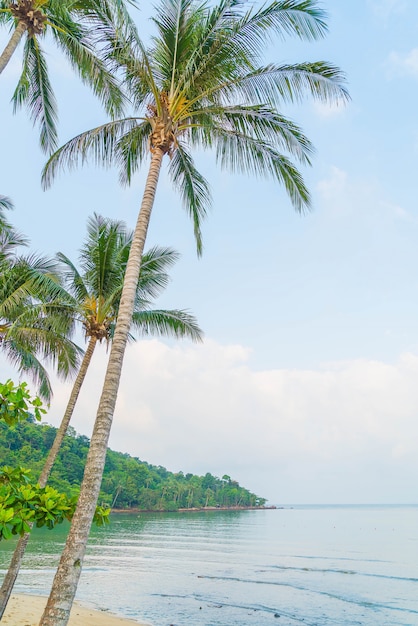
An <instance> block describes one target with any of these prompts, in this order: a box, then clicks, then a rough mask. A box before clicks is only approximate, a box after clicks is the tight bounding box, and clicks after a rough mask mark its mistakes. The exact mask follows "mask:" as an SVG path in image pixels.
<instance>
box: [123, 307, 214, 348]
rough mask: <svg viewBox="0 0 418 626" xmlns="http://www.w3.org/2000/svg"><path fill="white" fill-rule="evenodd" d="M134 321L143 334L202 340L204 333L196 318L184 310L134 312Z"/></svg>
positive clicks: (138, 330)
mask: <svg viewBox="0 0 418 626" xmlns="http://www.w3.org/2000/svg"><path fill="white" fill-rule="evenodd" d="M132 323H133V325H134V327H135V329H136V330H137V332H139V333H140V334H141V335H145V336H148V335H154V336H161V337H170V336H171V337H174V338H177V339H181V338H187V339H191V340H192V341H195V342H200V341H202V335H203V333H202V330H201V328H200V327H199V325H198V323H197V321H196V318H195V317H194V316H193V315H190V313H188V312H187V311H184V310H178V309H177V310H176V309H175V310H172V311H165V310H153V311H140V312H136V313H134V315H133V318H132Z"/></svg>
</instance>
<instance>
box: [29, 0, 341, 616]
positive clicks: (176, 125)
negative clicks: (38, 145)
mask: <svg viewBox="0 0 418 626" xmlns="http://www.w3.org/2000/svg"><path fill="white" fill-rule="evenodd" d="M248 6H249V8H248ZM153 21H154V24H155V26H156V28H157V35H156V36H155V37H154V39H153V40H152V44H151V47H150V48H149V49H147V48H146V46H145V45H144V44H143V43H142V42H141V41H140V40H139V39H137V41H136V42H131V48H132V47H134V51H132V49H129V50H127V51H126V54H125V56H124V58H122V60H121V62H122V63H124V67H125V69H126V81H127V85H128V87H129V95H130V97H131V99H132V102H133V104H134V105H135V107H136V109H137V114H136V115H135V116H132V117H130V118H125V119H122V120H116V121H113V122H110V123H107V124H104V125H103V126H101V127H99V128H95V129H93V130H91V131H88V132H86V133H83V134H81V135H79V136H78V137H76V138H75V139H73V140H71V141H70V142H68V143H67V144H65V145H64V146H63V147H62V148H60V149H59V150H58V151H57V152H56V153H55V154H54V155H53V156H52V157H51V158H50V160H49V161H48V163H47V165H46V168H45V172H44V183H45V184H46V185H48V184H49V183H50V182H51V181H52V179H53V177H54V175H55V173H56V171H57V170H58V169H59V168H60V167H63V166H66V165H67V166H69V167H71V166H74V164H75V163H76V161H77V159H81V160H85V159H86V158H87V157H88V156H89V155H91V156H93V158H94V159H95V160H96V161H97V162H98V163H100V164H102V163H105V164H112V163H117V164H120V166H121V179H122V181H123V182H125V183H129V182H130V180H131V178H132V176H133V174H134V173H135V171H136V170H137V169H138V167H139V166H140V164H141V163H142V162H143V161H145V159H146V158H148V157H149V158H150V164H149V170H148V176H147V179H146V183H145V190H144V195H143V198H142V203H141V208H140V212H139V216H138V221H137V224H136V228H135V234H134V237H133V241H132V247H131V252H130V257H129V261H128V264H127V268H126V274H125V280H124V288H123V292H122V300H121V302H122V303H123V304H121V306H120V308H119V315H118V320H117V324H116V329H115V335H114V339H113V342H112V349H111V352H110V358H109V362H108V367H107V372H106V377H105V382H104V386H103V391H102V395H101V398H100V402H99V408H98V412H97V416H96V422H95V427H94V431H93V435H92V439H91V444H90V450H89V455H88V458H87V462H86V467H85V473H84V479H83V483H82V487H81V493H80V498H79V502H78V507H77V511H76V513H75V517H74V519H73V523H72V527H71V530H70V533H69V536H68V539H67V543H66V546H65V548H64V551H63V553H62V556H61V560H60V564H59V566H58V570H57V573H56V576H55V579H54V583H53V587H52V590H51V595H50V597H49V600H48V603H47V606H46V609H45V612H44V614H43V616H42V619H41V622H40V623H41V624H42V626H65V624H67V622H68V617H69V612H70V608H71V603H72V601H73V598H74V594H75V590H76V587H77V583H78V579H79V576H80V572H81V565H82V562H83V558H84V553H85V546H86V543H87V538H88V534H89V528H90V524H91V519H92V515H93V510H94V509H93V507H94V505H95V503H96V500H97V497H98V494H99V490H100V482H101V477H102V472H103V467H104V462H105V453H106V447H107V442H108V437H109V433H110V429H111V424H112V417H113V413H114V407H115V403H116V396H117V391H118V386H119V380H120V375H121V369H122V363H123V356H124V351H125V347H126V342H127V340H128V336H129V329H130V324H131V317H132V312H133V308H134V303H135V285H136V283H137V280H138V274H139V271H140V266H141V257H142V252H143V249H144V244H145V239H146V235H147V229H148V224H149V220H150V217H151V211H152V207H153V204H154V198H155V193H156V189H157V185H158V177H159V173H160V170H161V166H162V163H163V161H164V157H169V159H165V160H166V161H168V167H169V173H170V174H171V177H172V180H173V183H174V185H175V186H176V187H177V188H178V189H179V191H180V194H181V196H182V199H183V202H184V204H185V207H186V210H187V211H188V212H189V214H190V216H191V218H192V221H193V225H194V233H195V237H196V241H197V248H198V253H200V252H201V221H202V218H203V217H204V216H205V213H206V210H207V207H208V203H209V201H210V195H209V189H208V184H207V182H206V180H205V178H204V177H203V176H202V175H201V174H200V172H198V170H197V169H196V167H195V164H194V161H193V158H192V153H191V150H192V149H193V148H199V149H214V150H215V152H216V155H217V157H218V160H219V162H220V164H221V166H224V167H228V168H229V169H231V170H232V171H242V172H246V173H251V174H260V175H267V176H270V177H272V178H273V179H274V180H275V181H277V182H278V183H279V184H283V185H284V187H285V189H286V191H287V192H288V194H289V197H290V200H291V202H292V204H293V206H294V207H295V209H296V210H298V211H303V210H304V209H306V208H308V207H309V205H310V196H309V192H308V190H307V188H306V186H305V184H304V182H303V179H302V176H301V174H300V172H299V171H298V169H297V168H296V166H295V164H294V163H293V162H292V159H295V160H296V161H298V162H300V163H302V164H309V162H310V155H311V152H312V145H311V143H310V142H309V140H308V139H307V138H306V137H305V135H304V134H303V133H302V131H301V129H300V128H298V127H297V126H296V125H295V124H294V123H293V122H291V121H290V120H289V119H287V118H286V117H285V116H284V115H282V114H281V113H280V112H279V107H280V106H281V105H283V103H289V102H293V101H297V100H300V99H301V98H302V97H303V96H304V95H305V94H307V95H309V96H312V97H313V98H315V99H317V100H320V101H325V102H334V101H336V100H342V101H344V100H346V99H347V97H348V96H347V92H346V90H345V87H344V84H343V82H344V77H343V75H342V73H341V71H340V70H339V69H338V68H336V67H334V66H333V65H331V64H329V63H326V62H323V61H319V62H306V63H297V64H292V65H289V64H282V65H278V64H273V63H271V64H268V65H264V64H263V62H262V57H263V54H264V53H265V44H266V40H268V38H269V37H270V36H271V35H274V34H278V35H281V36H287V35H295V36H297V37H299V38H301V39H305V40H314V39H317V38H319V37H322V36H323V35H324V34H325V33H326V22H325V15H324V12H323V11H322V10H321V9H320V8H319V6H318V2H317V1H316V0H274V1H273V2H271V3H270V4H268V5H265V6H263V7H262V8H261V9H257V8H255V7H254V5H252V4H250V3H249V2H246V1H245V0H221V1H220V2H219V3H218V4H217V5H216V6H211V5H209V3H198V2H197V1H196V0H162V2H161V3H160V5H159V7H158V9H157V11H156V13H155V17H154V18H153ZM118 52H119V55H120V56H121V55H122V56H123V51H122V52H121V51H118Z"/></svg>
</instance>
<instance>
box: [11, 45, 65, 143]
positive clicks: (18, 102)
mask: <svg viewBox="0 0 418 626" xmlns="http://www.w3.org/2000/svg"><path fill="white" fill-rule="evenodd" d="M12 101H13V109H14V111H16V109H18V108H19V107H21V106H22V105H26V106H27V108H28V110H29V114H30V117H31V119H32V120H33V122H34V123H36V122H38V123H39V126H40V129H41V134H40V143H41V147H42V148H43V150H45V151H46V152H51V151H52V150H54V149H55V148H56V147H57V139H58V135H57V121H58V115H57V104H56V100H55V96H54V94H53V91H52V87H51V84H50V82H49V78H48V68H47V64H46V60H45V58H44V55H43V52H42V50H41V48H40V46H39V43H38V41H37V40H36V39H33V38H30V39H27V40H26V43H25V50H24V61H23V70H22V74H21V77H20V79H19V82H18V84H17V87H16V90H15V92H14V94H13V98H12Z"/></svg>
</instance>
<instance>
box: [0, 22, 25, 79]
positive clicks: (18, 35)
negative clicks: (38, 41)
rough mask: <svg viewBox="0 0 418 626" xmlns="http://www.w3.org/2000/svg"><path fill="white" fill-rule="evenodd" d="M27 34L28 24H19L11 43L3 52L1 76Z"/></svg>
mask: <svg viewBox="0 0 418 626" xmlns="http://www.w3.org/2000/svg"><path fill="white" fill-rule="evenodd" d="M25 32H26V24H25V23H24V22H19V23H18V25H17V26H16V28H15V31H14V33H13V35H12V36H11V37H10V39H9V43H8V44H7V46H6V47H5V49H4V50H3V52H2V54H1V56H0V74H1V73H2V71H3V70H4V68H5V67H6V65H7V64H8V62H9V61H10V59H11V58H12V56H13V53H14V51H15V50H16V48H17V46H18V45H19V43H20V40H21V39H22V37H23V35H24V33H25Z"/></svg>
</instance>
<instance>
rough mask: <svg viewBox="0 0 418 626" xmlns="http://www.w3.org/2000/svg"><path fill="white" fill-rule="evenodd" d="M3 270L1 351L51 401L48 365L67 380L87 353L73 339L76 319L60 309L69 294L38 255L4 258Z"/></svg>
mask: <svg viewBox="0 0 418 626" xmlns="http://www.w3.org/2000/svg"><path fill="white" fill-rule="evenodd" d="M19 243H20V242H19ZM14 245H15V241H13V246H14ZM6 247H7V248H8V250H9V252H10V248H11V247H12V245H11V241H10V238H9V239H8V241H7V244H6V245H5V244H4V242H2V249H3V250H4V249H5V248H6ZM9 252H8V255H9ZM0 271H1V274H2V280H1V281H0V350H1V352H2V353H3V354H4V355H5V356H6V358H7V359H8V360H9V361H10V362H11V363H12V364H13V365H14V366H15V367H16V368H17V369H18V371H19V372H20V373H21V374H22V375H24V376H28V377H29V378H31V379H32V380H33V382H34V383H35V384H36V385H37V386H38V388H39V395H40V396H41V397H42V398H43V399H44V400H46V401H47V402H49V401H50V399H51V396H52V390H51V384H50V381H49V376H48V373H47V370H46V369H45V364H47V363H50V364H52V365H53V366H54V367H55V368H56V370H57V373H58V375H60V376H61V377H63V378H67V377H68V376H70V375H71V374H72V373H73V372H74V371H75V370H76V368H77V366H78V362H79V358H80V354H81V350H80V349H79V348H78V347H77V346H76V345H75V344H74V343H73V342H72V341H71V340H70V339H69V337H71V333H72V330H73V320H72V319H71V317H70V316H68V315H66V314H65V311H66V309H67V307H66V306H63V307H62V306H61V304H60V305H58V303H59V302H61V303H62V297H63V295H65V291H64V290H63V289H62V287H61V285H60V284H59V278H58V275H57V274H56V271H57V266H56V263H55V262H53V261H50V260H48V259H44V258H42V257H39V256H36V255H29V256H26V257H17V258H14V259H12V260H10V259H7V260H5V258H3V259H2V260H0Z"/></svg>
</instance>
